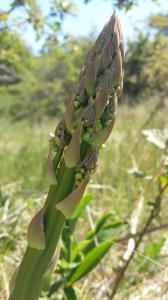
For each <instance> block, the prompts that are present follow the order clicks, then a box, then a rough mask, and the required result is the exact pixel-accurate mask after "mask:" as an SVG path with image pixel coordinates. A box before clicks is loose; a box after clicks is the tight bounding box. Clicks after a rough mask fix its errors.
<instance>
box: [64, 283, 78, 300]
mask: <svg viewBox="0 0 168 300" xmlns="http://www.w3.org/2000/svg"><path fill="white" fill-rule="evenodd" d="M64 293H65V296H66V298H65V299H66V300H77V297H76V294H75V290H74V289H73V287H72V286H68V287H67V286H65V287H64Z"/></svg>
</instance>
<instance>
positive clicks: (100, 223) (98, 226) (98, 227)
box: [85, 213, 112, 239]
mask: <svg viewBox="0 0 168 300" xmlns="http://www.w3.org/2000/svg"><path fill="white" fill-rule="evenodd" d="M111 216H112V214H111V213H106V214H104V215H102V216H101V217H100V219H99V220H98V221H97V223H96V226H95V228H94V229H93V230H90V231H89V232H88V234H87V235H86V237H85V239H91V238H93V237H94V236H95V235H96V234H97V233H98V232H99V231H100V230H101V229H102V227H103V226H104V224H105V223H106V221H107V220H108V219H109V218H110V217H111Z"/></svg>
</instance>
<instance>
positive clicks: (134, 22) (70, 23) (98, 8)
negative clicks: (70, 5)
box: [0, 0, 168, 53]
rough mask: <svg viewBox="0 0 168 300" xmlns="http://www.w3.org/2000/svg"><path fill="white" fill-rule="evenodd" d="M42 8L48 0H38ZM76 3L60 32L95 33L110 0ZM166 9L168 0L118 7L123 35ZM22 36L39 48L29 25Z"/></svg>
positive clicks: (1, 0) (2, 2)
mask: <svg viewBox="0 0 168 300" xmlns="http://www.w3.org/2000/svg"><path fill="white" fill-rule="evenodd" d="M9 3H11V1H10V0H0V9H5V8H8V6H9ZM38 3H39V4H40V5H41V7H42V9H43V11H44V12H46V11H47V10H48V7H49V1H48V0H38ZM74 3H75V4H76V6H77V16H76V17H72V16H67V17H66V19H65V21H64V24H63V32H64V33H70V34H72V35H75V36H78V35H83V36H85V35H88V34H89V33H90V32H92V31H94V32H95V33H98V32H99V31H100V30H101V28H102V27H103V25H104V24H105V23H106V22H107V20H108V19H109V18H110V16H111V14H112V11H113V9H114V7H113V6H112V1H110V0H109V1H108V0H106V1H102V0H92V1H91V2H90V3H89V4H87V5H85V4H83V0H74ZM158 12H168V0H160V5H156V4H154V3H153V2H152V1H151V0H139V5H137V6H135V7H134V8H133V9H132V10H131V11H129V12H128V13H126V12H125V11H117V13H118V15H119V17H120V20H121V24H122V29H123V33H124V38H125V40H127V39H128V38H133V37H134V35H135V34H136V29H140V30H145V25H146V20H147V18H148V17H149V16H150V15H151V14H156V13H158ZM23 39H24V40H26V42H27V44H28V45H29V46H30V47H31V48H32V49H33V50H34V52H35V53H36V52H38V49H39V47H40V42H37V41H36V40H35V34H34V32H33V31H32V30H31V29H28V30H27V31H25V32H24V35H23Z"/></svg>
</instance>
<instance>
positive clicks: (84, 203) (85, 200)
mask: <svg viewBox="0 0 168 300" xmlns="http://www.w3.org/2000/svg"><path fill="white" fill-rule="evenodd" d="M92 199H93V197H92V194H86V195H85V196H84V197H82V199H81V201H80V203H79V205H78V207H77V208H76V210H75V212H74V213H73V216H72V219H77V218H79V216H80V215H81V213H82V212H83V210H84V209H85V207H86V206H87V205H88V204H89V202H90V201H91V200H92Z"/></svg>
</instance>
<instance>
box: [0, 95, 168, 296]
mask: <svg viewBox="0 0 168 300" xmlns="http://www.w3.org/2000/svg"><path fill="white" fill-rule="evenodd" d="M155 105H156V103H154V102H153V100H151V101H149V102H146V103H142V104H139V105H138V106H135V107H128V106H126V105H123V106H121V107H119V112H118V118H117V122H116V124H115V128H114V130H113V133H112V135H111V137H110V139H109V141H108V142H107V144H106V147H104V148H103V149H102V151H101V155H100V164H99V167H98V170H97V172H96V174H95V175H94V176H93V178H92V181H93V182H92V183H94V184H98V185H99V186H98V187H99V188H98V189H96V188H94V189H93V188H92V185H91V186H90V187H89V188H88V190H90V189H91V190H92V192H93V195H94V197H93V198H94V199H93V202H92V204H91V207H92V209H93V210H94V211H95V212H96V215H100V214H102V213H103V212H106V211H110V212H112V213H113V214H114V215H115V217H118V218H119V219H125V220H128V219H129V217H130V213H131V212H132V210H133V209H134V207H135V204H136V199H137V196H138V194H139V192H140V189H141V187H142V180H141V179H138V178H135V177H134V176H133V175H130V174H129V173H128V169H130V168H132V167H133V163H135V162H136V164H137V166H138V168H139V169H140V170H141V171H142V172H144V173H145V174H146V175H151V174H152V173H153V171H154V170H155V169H156V166H157V161H158V159H159V157H160V156H161V153H162V152H161V151H160V150H159V149H157V148H156V147H155V146H154V145H152V144H150V143H148V142H146V140H145V137H144V136H143V135H142V132H141V131H142V129H144V128H143V124H145V122H146V120H148V118H149V116H150V114H151V112H152V111H153V109H154V106H155ZM166 118H167V113H166V110H165V109H163V110H160V111H158V112H157V114H156V115H155V116H154V118H153V119H152V120H151V121H150V122H149V124H148V126H147V127H145V128H164V127H165V126H166ZM56 123H57V121H56V120H54V119H52V120H48V119H46V118H44V120H42V121H41V122H40V123H38V122H37V123H36V122H35V121H33V122H31V121H21V122H16V123H14V122H13V123H11V122H10V120H4V119H2V120H0V136H1V140H0V161H1V176H0V185H1V194H0V218H1V227H0V237H1V238H0V249H1V250H0V269H1V270H2V272H1V273H0V299H2V300H5V299H6V294H7V282H8V280H9V277H10V275H11V273H12V271H13V269H14V266H15V265H16V264H17V263H18V262H19V261H20V258H21V255H22V253H23V252H24V249H25V247H26V241H25V240H26V238H25V234H26V228H27V225H28V223H29V221H30V218H31V217H32V215H33V213H34V212H35V211H37V208H38V207H40V206H41V204H42V202H43V201H44V197H43V195H45V194H46V193H47V190H48V186H47V184H46V183H45V181H44V169H45V161H46V158H47V151H48V132H50V131H53V130H54V128H55V126H56ZM101 185H104V186H105V187H104V188H101ZM154 191H155V189H154V188H151V190H150V192H149V193H148V195H147V196H148V198H150V200H151V199H152V197H153V193H154ZM165 215H166V206H165V211H164V213H163V219H164V218H165ZM94 218H96V217H94ZM80 222H81V224H82V225H83V226H84V229H83V230H86V231H87V228H88V219H87V215H86V214H85V215H84V216H83V217H82V218H81V221H80ZM80 234H81V233H80V232H79V233H78V235H79V236H80ZM123 234H124V232H123ZM118 249H119V250H120V254H122V252H123V249H122V247H121V248H117V247H114V250H113V249H112V251H111V252H110V254H111V258H110V256H108V258H107V259H105V260H104V264H105V271H107V273H108V274H109V273H111V272H112V264H113V259H112V257H114V256H115V257H117V256H118ZM115 260H116V258H115ZM115 260H114V261H115ZM137 264H138V262H137ZM139 265H140V267H139V268H142V269H143V268H144V267H145V266H144V264H143V263H142V261H141V262H139ZM135 269H136V268H135V265H134V266H133V267H131V271H135ZM156 271H158V269H157V268H156V267H155V270H154V271H153V272H154V273H155V272H156ZM95 272H96V271H95ZM89 276H92V275H89ZM99 277H100V275H99V274H97V278H98V279H99ZM146 277H148V275H146ZM135 281H136V280H135ZM140 281H141V280H140ZM95 282H96V278H95ZM125 286H126V287H130V286H131V281H130V279H129V280H127V281H126V284H125ZM78 288H80V283H79V284H78V286H77V289H78ZM90 288H91V286H90ZM87 292H88V293H89V294H87V293H86V294H87V295H89V296H87V297H90V298H86V295H85V296H84V294H85V293H84V292H83V294H82V292H81V290H80V289H79V290H78V295H79V299H82V300H83V299H94V294H93V293H92V292H89V287H88V288H87ZM53 299H57V298H53ZM121 299H125V298H124V296H123V298H121Z"/></svg>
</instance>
